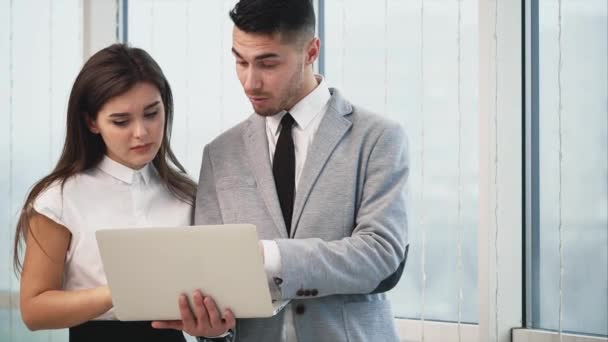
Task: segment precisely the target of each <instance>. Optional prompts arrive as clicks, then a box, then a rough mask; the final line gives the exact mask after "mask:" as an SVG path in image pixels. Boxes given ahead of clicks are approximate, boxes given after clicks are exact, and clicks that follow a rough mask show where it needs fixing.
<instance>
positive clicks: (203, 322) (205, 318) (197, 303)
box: [192, 290, 210, 327]
mask: <svg viewBox="0 0 608 342" xmlns="http://www.w3.org/2000/svg"><path fill="white" fill-rule="evenodd" d="M192 298H193V301H194V314H195V315H196V323H197V324H196V325H197V326H198V327H209V326H210V323H209V315H208V314H207V309H206V308H205V304H203V294H202V293H201V292H200V291H198V290H197V291H195V292H194V294H193V295H192Z"/></svg>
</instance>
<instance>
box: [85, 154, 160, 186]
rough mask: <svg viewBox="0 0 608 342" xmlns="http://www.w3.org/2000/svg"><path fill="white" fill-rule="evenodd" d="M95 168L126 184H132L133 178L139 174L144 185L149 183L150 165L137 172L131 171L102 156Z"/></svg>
mask: <svg viewBox="0 0 608 342" xmlns="http://www.w3.org/2000/svg"><path fill="white" fill-rule="evenodd" d="M97 168H99V169H100V170H101V171H103V172H105V173H107V174H108V175H110V176H112V177H114V178H116V179H118V180H120V181H123V182H125V183H127V184H133V182H134V181H135V177H137V176H138V174H139V175H141V176H142V178H143V180H144V184H148V182H149V181H150V176H151V168H152V167H151V166H150V163H148V164H146V166H144V167H142V168H141V169H139V170H133V169H132V168H130V167H128V166H125V165H123V164H121V163H119V162H117V161H115V160H113V159H112V158H110V157H108V156H107V155H104V156H103V159H102V160H101V162H100V163H99V165H98V166H97Z"/></svg>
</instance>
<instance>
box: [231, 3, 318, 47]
mask: <svg viewBox="0 0 608 342" xmlns="http://www.w3.org/2000/svg"><path fill="white" fill-rule="evenodd" d="M229 14H230V19H232V21H233V22H234V25H235V26H236V27H237V28H238V29H239V30H241V31H244V32H247V33H262V34H275V33H278V34H280V35H281V39H283V40H286V41H290V42H291V41H294V40H298V39H301V38H312V37H313V36H314V34H315V11H314V8H313V6H312V2H311V0H241V1H239V2H238V3H237V4H236V5H235V6H234V8H233V9H232V10H231V11H230V13H229Z"/></svg>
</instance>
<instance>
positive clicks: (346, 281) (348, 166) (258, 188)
mask: <svg viewBox="0 0 608 342" xmlns="http://www.w3.org/2000/svg"><path fill="white" fill-rule="evenodd" d="M331 93H332V96H331V100H330V102H329V106H328V110H327V112H326V114H325V116H324V118H323V119H322V121H321V123H320V126H319V129H318V131H317V133H316V135H315V137H314V140H313V144H312V145H311V146H310V147H309V151H308V157H307V160H306V161H305V164H304V168H303V170H302V175H301V178H300V183H299V184H298V191H297V193H296V196H295V200H294V209H293V219H292V227H291V236H287V230H286V228H285V223H284V221H283V217H282V215H281V208H280V205H279V201H278V197H277V193H276V188H275V183H274V179H273V175H272V167H271V165H270V157H269V154H268V153H269V152H268V143H267V140H266V139H267V138H266V133H265V127H266V126H265V120H264V118H262V117H260V116H259V115H257V114H253V115H251V116H250V117H249V118H248V119H247V120H245V121H243V122H241V123H240V124H238V125H236V126H235V127H233V128H231V129H230V130H228V131H226V132H225V133H223V134H222V135H220V136H219V137H217V138H216V139H215V140H213V141H212V142H211V143H209V144H208V145H207V146H205V150H204V152H203V162H202V168H201V173H200V182H199V190H198V195H197V198H196V212H195V223H196V224H222V223H252V224H255V225H256V226H257V229H258V234H259V238H260V239H271V240H275V241H276V242H277V244H278V247H279V251H280V254H281V263H282V270H283V282H282V284H281V289H282V290H281V292H282V296H283V297H284V298H291V299H292V301H291V304H290V305H292V307H293V309H294V320H295V329H296V334H297V336H298V341H299V342H309V341H310V342H318V341H331V342H340V341H345V342H346V341H349V342H355V341H357V342H359V341H361V342H363V341H365V342H370V341H382V342H390V341H398V338H397V333H396V330H395V327H394V324H393V314H392V311H391V307H390V304H389V302H388V300H387V299H386V295H385V294H384V293H383V292H384V291H386V290H388V289H390V288H392V287H393V286H394V285H395V284H396V282H397V281H398V279H399V277H400V275H401V271H402V270H403V264H404V262H405V259H406V256H407V246H408V240H407V216H406V191H405V188H406V182H407V178H408V173H409V159H408V153H407V139H406V136H405V133H404V131H403V129H402V128H401V126H400V125H399V124H397V123H394V122H391V121H388V120H386V119H384V118H382V117H379V116H376V115H373V114H371V113H369V112H367V111H365V110H363V109H360V108H356V107H354V106H352V105H351V104H350V103H349V102H348V101H347V100H346V99H344V98H343V97H342V96H341V95H340V93H339V92H338V91H337V90H335V89H331ZM283 319H284V315H283V313H280V314H278V315H276V316H274V317H272V318H265V319H241V320H238V322H237V340H238V341H243V342H245V341H247V342H249V341H251V342H254V341H255V342H260V341H277V340H279V338H280V335H281V329H282V326H283Z"/></svg>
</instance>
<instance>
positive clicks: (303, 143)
mask: <svg viewBox="0 0 608 342" xmlns="http://www.w3.org/2000/svg"><path fill="white" fill-rule="evenodd" d="M316 78H317V82H318V83H319V84H318V85H317V87H316V88H315V89H314V90H313V91H312V92H311V93H310V94H308V95H307V96H306V97H304V98H303V99H302V100H300V102H298V103H296V104H295V105H294V106H293V107H292V108H291V109H290V110H289V113H290V114H291V116H292V117H293V118H294V120H295V123H294V125H293V129H292V133H291V134H292V137H293V144H294V152H295V158H296V170H295V172H296V179H295V187H296V189H295V191H296V193H297V191H298V183H299V181H300V176H301V174H302V169H303V168H304V162H305V161H306V155H307V153H308V149H309V147H310V146H311V145H312V142H313V138H314V136H315V133H316V132H317V129H318V128H319V124H320V123H321V120H322V119H323V116H324V115H325V112H326V111H327V106H328V103H329V99H330V98H331V94H330V92H329V88H328V86H327V83H326V82H325V80H324V79H323V77H322V76H319V75H317V76H316ZM286 113H287V112H286V111H282V112H280V113H278V114H276V115H273V116H269V117H266V136H267V138H268V139H267V140H268V150H269V152H270V153H269V155H270V164H271V165H272V160H273V157H274V151H275V149H276V145H277V140H278V139H279V135H280V133H281V127H280V126H281V119H283V116H285V114H286ZM262 244H263V246H264V268H265V270H266V276H267V277H268V283H269V285H270V288H271V291H272V292H273V298H275V299H278V298H280V286H277V285H276V284H275V282H274V279H275V278H281V279H282V276H281V274H282V272H281V267H282V266H281V255H280V252H279V247H278V246H277V244H276V242H274V241H272V240H262ZM284 310H285V311H286V312H285V315H286V317H285V325H284V327H283V336H282V339H281V341H283V342H297V337H296V334H295V330H294V322H293V311H292V309H291V305H288V306H287V307H286V308H285V309H284Z"/></svg>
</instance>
